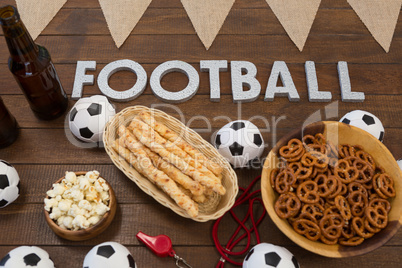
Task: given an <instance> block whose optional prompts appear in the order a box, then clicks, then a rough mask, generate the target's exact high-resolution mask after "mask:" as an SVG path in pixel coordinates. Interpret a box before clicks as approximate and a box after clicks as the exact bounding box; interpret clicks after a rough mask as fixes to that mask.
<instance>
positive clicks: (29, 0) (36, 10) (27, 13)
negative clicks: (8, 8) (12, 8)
mask: <svg viewBox="0 0 402 268" xmlns="http://www.w3.org/2000/svg"><path fill="white" fill-rule="evenodd" d="M66 2H67V0H35V1H33V0H16V3H17V8H18V12H19V13H20V16H21V20H22V21H23V22H24V24H25V26H26V27H27V29H28V31H29V33H30V34H31V36H32V38H33V39H34V40H35V39H36V38H37V37H38V36H39V34H40V33H41V32H42V31H43V30H44V29H45V28H46V26H47V25H48V24H49V22H51V21H52V19H53V18H54V16H56V14H57V12H59V10H60V9H61V8H62V7H63V6H64V4H65V3H66Z"/></svg>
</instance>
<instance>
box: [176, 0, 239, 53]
mask: <svg viewBox="0 0 402 268" xmlns="http://www.w3.org/2000/svg"><path fill="white" fill-rule="evenodd" d="M234 1H235V0H219V1H216V0H203V1H200V0H181V3H182V4H183V6H184V9H185V10H186V12H187V15H188V17H189V18H190V20H191V23H192V24H193V26H194V28H195V31H196V32H197V35H198V37H199V38H200V39H201V42H202V43H203V44H204V46H205V48H206V49H207V50H208V49H209V48H210V47H211V45H212V43H213V42H214V40H215V37H216V36H217V35H218V32H219V30H220V29H221V27H222V25H223V23H224V21H225V19H226V17H227V16H228V14H229V11H230V10H231V9H232V6H233V3H234Z"/></svg>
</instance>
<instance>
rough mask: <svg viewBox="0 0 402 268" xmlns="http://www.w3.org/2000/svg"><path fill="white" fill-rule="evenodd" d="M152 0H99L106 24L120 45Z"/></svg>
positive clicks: (117, 44)
mask: <svg viewBox="0 0 402 268" xmlns="http://www.w3.org/2000/svg"><path fill="white" fill-rule="evenodd" d="M151 1H152V0H113V1H111V0H99V4H100V6H101V8H102V11H103V14H104V15H105V18H106V22H107V26H108V27H109V31H110V33H111V34H112V37H113V40H114V42H115V43H116V46H117V47H120V46H121V45H122V44H123V43H124V41H126V39H127V37H128V36H129V35H130V33H131V31H132V30H133V29H134V27H135V25H137V23H138V21H139V20H140V19H141V17H142V15H143V14H144V13H145V11H146V10H147V8H148V6H149V4H150V3H151Z"/></svg>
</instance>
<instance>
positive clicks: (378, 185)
mask: <svg viewBox="0 0 402 268" xmlns="http://www.w3.org/2000/svg"><path fill="white" fill-rule="evenodd" d="M373 188H374V190H375V191H376V193H377V194H378V195H379V196H380V197H382V198H384V199H387V198H389V197H395V189H394V181H393V180H392V179H391V177H390V176H389V175H388V174H386V173H383V174H377V175H375V176H374V178H373Z"/></svg>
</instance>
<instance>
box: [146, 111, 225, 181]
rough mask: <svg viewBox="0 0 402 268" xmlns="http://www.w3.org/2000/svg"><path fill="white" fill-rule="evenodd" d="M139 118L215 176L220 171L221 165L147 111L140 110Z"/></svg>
mask: <svg viewBox="0 0 402 268" xmlns="http://www.w3.org/2000/svg"><path fill="white" fill-rule="evenodd" d="M139 115H140V118H141V119H142V120H143V121H144V122H145V123H147V124H148V125H149V126H150V127H152V128H153V129H155V130H156V131H157V132H158V133H159V134H160V135H161V136H162V137H164V138H165V139H167V140H169V141H171V142H173V143H174V144H176V145H177V146H178V147H179V148H181V149H182V150H183V151H185V152H186V153H188V154H189V155H190V156H191V157H193V158H194V159H195V160H196V161H199V162H200V163H201V164H203V165H204V166H206V167H207V168H208V169H209V170H210V171H212V172H213V173H214V174H215V175H216V176H218V175H219V174H221V173H222V167H221V166H219V165H218V164H217V163H214V162H212V161H211V160H209V159H208V158H207V157H206V156H205V155H204V154H203V153H201V152H200V151H198V150H197V149H195V148H193V147H192V146H191V145H190V144H188V143H187V142H186V141H184V140H183V139H182V138H181V137H179V136H178V135H177V134H176V133H175V132H174V131H172V130H170V129H169V128H168V127H166V126H165V125H164V124H162V123H159V122H157V121H156V120H155V118H152V117H151V115H150V114H149V113H147V112H141V113H140V114H139Z"/></svg>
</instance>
